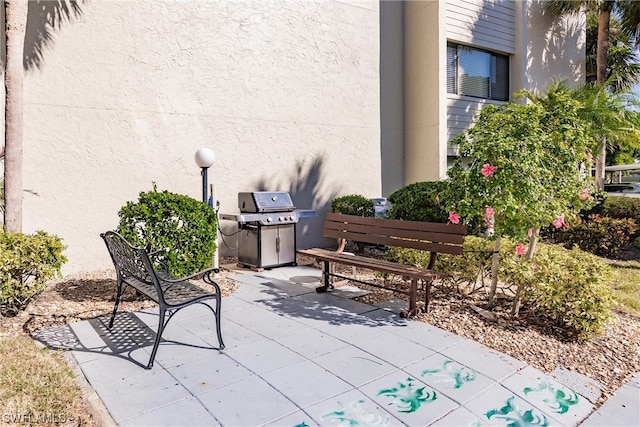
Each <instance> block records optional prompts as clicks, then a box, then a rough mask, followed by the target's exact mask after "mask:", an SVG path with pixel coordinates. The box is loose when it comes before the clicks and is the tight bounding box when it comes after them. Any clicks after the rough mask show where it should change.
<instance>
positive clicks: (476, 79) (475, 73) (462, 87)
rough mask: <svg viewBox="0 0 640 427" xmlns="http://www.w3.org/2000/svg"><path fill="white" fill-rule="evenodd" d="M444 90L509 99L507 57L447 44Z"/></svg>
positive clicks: (488, 97) (502, 99)
mask: <svg viewBox="0 0 640 427" xmlns="http://www.w3.org/2000/svg"><path fill="white" fill-rule="evenodd" d="M447 92H448V93H455V94H458V95H465V96H472V97H476V98H484V99H494V100H496V101H508V100H509V57H508V56H506V55H499V54H496V53H493V52H488V51H485V50H481V49H476V48H472V47H469V46H464V45H460V44H455V43H447Z"/></svg>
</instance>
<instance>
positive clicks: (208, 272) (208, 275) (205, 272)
mask: <svg viewBox="0 0 640 427" xmlns="http://www.w3.org/2000/svg"><path fill="white" fill-rule="evenodd" d="M215 270H216V269H215V268H209V269H207V270H202V271H198V272H196V273H193V274H190V275H188V276H185V277H180V278H171V279H162V281H163V282H165V283H178V282H184V281H185V280H190V279H195V278H197V277H199V276H203V279H205V278H206V279H208V280H210V281H212V282H213V280H211V273H214V272H215ZM205 282H207V280H205ZM207 283H208V282H207Z"/></svg>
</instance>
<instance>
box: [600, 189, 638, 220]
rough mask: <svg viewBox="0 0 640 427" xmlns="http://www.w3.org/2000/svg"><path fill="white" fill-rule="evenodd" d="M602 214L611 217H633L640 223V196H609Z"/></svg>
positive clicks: (604, 203) (603, 206) (603, 205)
mask: <svg viewBox="0 0 640 427" xmlns="http://www.w3.org/2000/svg"><path fill="white" fill-rule="evenodd" d="M602 215H604V216H609V217H611V218H619V219H633V220H634V221H635V222H636V224H640V198H636V197H622V196H609V197H607V198H606V199H605V200H604V202H603V204H602Z"/></svg>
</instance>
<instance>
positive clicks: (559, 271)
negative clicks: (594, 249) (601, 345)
mask: <svg viewBox="0 0 640 427" xmlns="http://www.w3.org/2000/svg"><path fill="white" fill-rule="evenodd" d="M529 265H530V268H531V273H530V277H531V278H532V286H529V287H527V288H526V291H525V295H524V296H523V299H524V301H525V302H527V303H528V304H530V306H531V309H532V310H533V311H534V312H536V313H537V314H538V315H540V316H542V317H546V318H550V319H552V320H553V321H554V322H555V323H556V325H558V326H563V327H565V328H567V329H569V330H570V331H571V332H573V333H575V334H576V336H577V337H578V338H580V339H588V338H590V337H591V336H593V335H595V334H598V333H600V332H602V330H603V329H604V325H605V323H606V322H607V320H608V319H609V318H610V317H611V311H610V307H611V305H612V303H613V298H612V293H611V288H610V286H609V276H610V274H611V270H610V267H609V266H608V265H607V264H606V263H605V262H604V261H602V260H601V259H600V258H598V257H597V256H595V255H592V254H589V253H587V252H584V251H582V250H580V249H578V248H574V249H571V250H568V249H565V248H562V247H560V246H558V245H545V244H539V246H538V250H537V251H536V254H535V257H534V263H533V264H529ZM516 280H517V279H516Z"/></svg>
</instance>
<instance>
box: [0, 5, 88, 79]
mask: <svg viewBox="0 0 640 427" xmlns="http://www.w3.org/2000/svg"><path fill="white" fill-rule="evenodd" d="M87 1H88V0H29V2H28V4H29V6H28V7H29V8H28V11H27V25H26V30H25V37H24V56H23V61H22V62H23V66H24V69H25V70H33V69H34V68H40V67H41V66H42V64H43V60H44V54H45V51H46V49H47V48H51V46H52V45H53V31H54V30H56V29H59V28H60V27H61V26H62V24H63V23H65V22H69V21H71V19H73V18H78V17H79V16H81V15H82V7H81V4H84V3H86V2H87ZM0 25H1V30H0V31H1V33H2V40H3V42H2V52H1V54H0V58H1V59H2V64H5V63H6V58H7V52H6V45H5V43H4V41H5V40H6V33H5V28H6V19H5V10H4V5H3V7H0Z"/></svg>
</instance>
